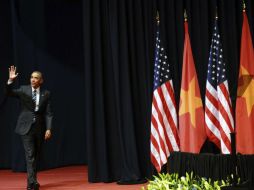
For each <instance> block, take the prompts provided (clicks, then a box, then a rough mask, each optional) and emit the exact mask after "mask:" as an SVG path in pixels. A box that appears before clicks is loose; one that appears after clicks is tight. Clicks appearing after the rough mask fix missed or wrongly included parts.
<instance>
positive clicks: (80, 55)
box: [0, 0, 254, 183]
mask: <svg viewBox="0 0 254 190" xmlns="http://www.w3.org/2000/svg"><path fill="white" fill-rule="evenodd" d="M245 2H246V5H247V15H248V18H249V23H250V28H251V32H252V34H253V31H254V19H253V18H254V3H253V1H252V0H246V1H245ZM0 5H1V6H0V15H1V17H0V68H1V74H0V79H1V80H0V89H2V90H0V100H1V107H0V111H1V113H0V167H1V168H12V169H13V170H24V166H25V165H24V156H23V148H22V146H21V142H20V138H19V136H17V135H15V134H14V132H13V129H14V127H15V123H16V118H17V114H18V111H19V104H18V102H17V101H16V100H14V99H5V97H4V90H3V89H4V86H5V84H6V80H7V78H8V67H9V66H10V65H12V64H13V65H16V66H17V68H18V72H19V77H18V79H17V81H16V85H19V84H25V83H28V82H29V76H30V73H31V72H32V71H33V70H35V69H36V70H37V69H38V70H41V71H42V72H43V74H44V78H45V84H44V86H45V87H46V88H48V89H49V90H50V91H51V92H52V106H53V111H54V130H53V138H52V139H51V140H50V141H49V142H47V143H46V144H45V146H44V151H43V155H42V162H41V168H42V169H46V168H52V167H59V166H63V165H71V164H88V167H89V181H92V182H98V181H107V182H108V181H116V180H120V182H124V183H125V182H133V181H134V182H137V181H139V180H141V179H142V178H144V177H147V176H149V175H151V173H152V171H153V167H152V166H151V163H150V150H149V149H150V146H149V138H150V115H151V99H152V83H153V61H154V42H155V38H154V37H155V35H154V34H155V32H156V20H155V17H156V11H157V10H158V11H159V13H160V20H161V22H160V23H161V25H160V33H161V38H162V40H163V44H164V46H165V48H166V52H167V54H168V58H169V59H168V61H169V64H170V65H171V66H172V69H173V82H174V88H175V95H176V100H177V104H178V103H179V94H180V84H181V69H182V58H183V57H182V56H183V42H184V30H183V20H184V18H183V11H184V9H186V10H187V14H188V20H189V21H188V24H189V32H190V40H191V45H192V50H193V56H194V61H195V66H196V70H197V75H198V79H199V84H200V89H201V95H202V98H203V100H204V96H205V82H206V72H207V71H206V70H207V62H208V55H209V46H210V40H211V35H212V28H213V24H214V15H215V10H216V6H217V7H218V9H217V10H218V16H219V21H218V22H219V27H220V31H221V35H222V43H223V49H224V53H225V54H224V59H225V62H226V64H227V75H228V77H229V89H230V94H231V98H232V102H233V104H235V99H236V88H237V78H238V67H239V56H240V37H241V26H242V1H240V0H224V1H219V0H157V1H156V0H121V1H118V0H108V1H100V0H83V1H82V0H36V1H34V0H26V1H22V0H10V1H9V0H2V1H1V4H0ZM252 36H253V35H252ZM208 150H209V151H212V152H213V151H214V150H213V148H211V149H209V146H208V147H206V148H204V152H208Z"/></svg>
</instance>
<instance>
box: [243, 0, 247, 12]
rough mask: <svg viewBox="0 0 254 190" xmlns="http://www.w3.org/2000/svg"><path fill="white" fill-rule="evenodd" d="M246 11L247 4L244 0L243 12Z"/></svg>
mask: <svg viewBox="0 0 254 190" xmlns="http://www.w3.org/2000/svg"><path fill="white" fill-rule="evenodd" d="M245 11H246V4H245V1H244V0H243V12H245Z"/></svg>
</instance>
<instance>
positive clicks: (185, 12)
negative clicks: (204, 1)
mask: <svg viewBox="0 0 254 190" xmlns="http://www.w3.org/2000/svg"><path fill="white" fill-rule="evenodd" d="M187 20H188V17H187V11H186V9H184V21H187Z"/></svg>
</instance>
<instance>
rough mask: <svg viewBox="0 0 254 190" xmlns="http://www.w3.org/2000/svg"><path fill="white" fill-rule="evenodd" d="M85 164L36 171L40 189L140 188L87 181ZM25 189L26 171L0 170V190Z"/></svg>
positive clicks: (137, 187)
mask: <svg viewBox="0 0 254 190" xmlns="http://www.w3.org/2000/svg"><path fill="white" fill-rule="evenodd" d="M87 175H88V172H87V167H86V166H69V167H63V168H57V169H51V170H46V171H41V172H39V173H38V181H39V182H40V184H41V187H40V190H58V189H61V190H81V189H82V190H116V189H119V190H120V189H121V190H140V189H141V187H142V186H145V185H146V184H140V185H117V184H116V183H89V182H88V181H87V179H88V177H87ZM9 189H13V190H22V189H26V173H15V172H12V171H10V170H0V190H9Z"/></svg>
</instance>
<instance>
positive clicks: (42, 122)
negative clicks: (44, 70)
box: [6, 84, 53, 135]
mask: <svg viewBox="0 0 254 190" xmlns="http://www.w3.org/2000/svg"><path fill="white" fill-rule="evenodd" d="M12 86H13V85H12V84H9V85H6V91H7V95H9V96H13V97H16V98H18V99H19V100H20V102H21V112H20V115H19V117H18V121H17V125H16V129H15V132H16V133H18V134H20V135H25V134H27V133H28V132H29V130H30V128H31V126H32V124H33V122H34V115H36V120H37V121H36V123H37V124H38V125H39V126H40V127H41V129H42V130H44V131H45V130H48V129H50V130H51V128H52V118H53V114H52V112H51V109H50V92H49V91H48V90H44V89H42V88H40V99H39V109H38V111H36V112H34V110H35V105H34V102H33V100H32V87H31V86H30V85H26V86H20V88H18V89H13V87H12Z"/></svg>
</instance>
